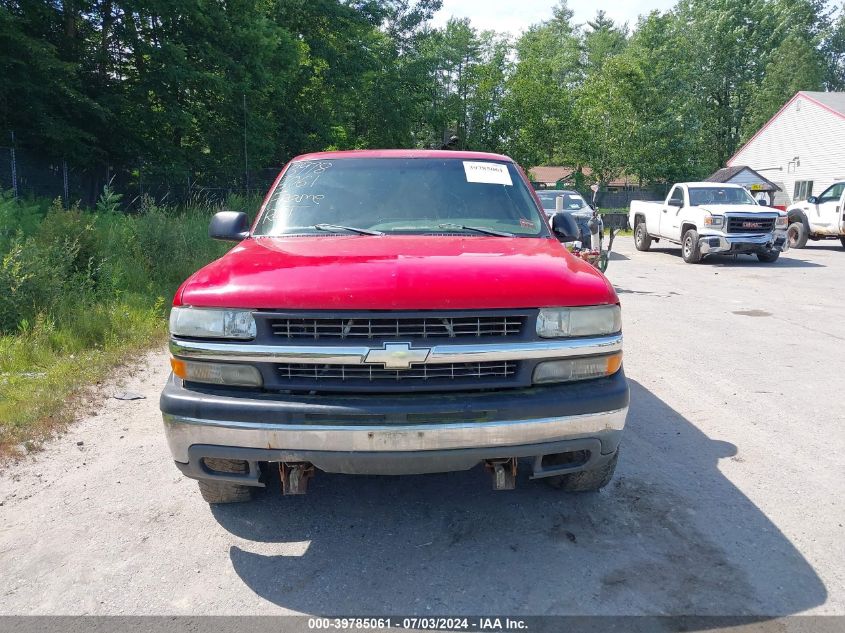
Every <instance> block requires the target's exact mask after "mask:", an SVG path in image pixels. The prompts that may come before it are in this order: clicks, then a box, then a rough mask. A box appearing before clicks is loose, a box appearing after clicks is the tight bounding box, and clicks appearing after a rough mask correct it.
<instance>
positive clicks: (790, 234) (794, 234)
mask: <svg viewBox="0 0 845 633" xmlns="http://www.w3.org/2000/svg"><path fill="white" fill-rule="evenodd" d="M808 237H810V234H809V232H808V231H807V227H806V226H805V225H804V223H803V222H802V221H801V220H798V221H796V222H793V223H792V224H790V225H789V227H788V228H787V229H786V239H787V240H789V248H804V247H805V246H806V245H807V238H808Z"/></svg>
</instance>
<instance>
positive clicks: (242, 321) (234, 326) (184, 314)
mask: <svg viewBox="0 0 845 633" xmlns="http://www.w3.org/2000/svg"><path fill="white" fill-rule="evenodd" d="M170 333H171V334H172V335H173V336H191V337H196V338H235V339H250V338H255V319H254V318H253V317H252V312H249V311H248V310H215V309H210V308H173V310H171V311H170Z"/></svg>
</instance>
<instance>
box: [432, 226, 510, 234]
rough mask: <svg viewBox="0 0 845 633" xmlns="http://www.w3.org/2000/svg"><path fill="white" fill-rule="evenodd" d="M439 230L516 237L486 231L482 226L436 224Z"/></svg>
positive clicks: (489, 230) (491, 230)
mask: <svg viewBox="0 0 845 633" xmlns="http://www.w3.org/2000/svg"><path fill="white" fill-rule="evenodd" d="M437 228H439V229H463V230H465V231H475V232H477V233H484V234H486V235H495V236H496V237H516V235H514V234H513V233H506V232H504V231H496V230H495V229H487V228H484V227H483V226H466V225H465V224H438V225H437Z"/></svg>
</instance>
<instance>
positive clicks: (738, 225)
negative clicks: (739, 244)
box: [727, 216, 775, 233]
mask: <svg viewBox="0 0 845 633" xmlns="http://www.w3.org/2000/svg"><path fill="white" fill-rule="evenodd" d="M774 228H775V219H774V218H755V217H754V216H728V229H727V232H728V233H770V232H771V231H772V230H773V229H774Z"/></svg>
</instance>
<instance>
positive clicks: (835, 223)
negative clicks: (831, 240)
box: [807, 182, 845, 235]
mask: <svg viewBox="0 0 845 633" xmlns="http://www.w3.org/2000/svg"><path fill="white" fill-rule="evenodd" d="M843 193H845V182H838V183H836V184H835V185H833V186H831V187H828V188H827V189H825V190H824V192H822V194H821V195H820V196H819V197H818V198H816V200H815V203H814V204H813V203H811V204H810V208H809V209H808V212H807V215H808V218H807V219H808V220H809V221H810V227H811V232H812V233H821V234H823V235H839V226H840V223H841V221H842V213H843V208H842V197H843ZM807 202H810V201H809V200H808V201H807Z"/></svg>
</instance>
